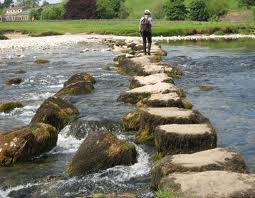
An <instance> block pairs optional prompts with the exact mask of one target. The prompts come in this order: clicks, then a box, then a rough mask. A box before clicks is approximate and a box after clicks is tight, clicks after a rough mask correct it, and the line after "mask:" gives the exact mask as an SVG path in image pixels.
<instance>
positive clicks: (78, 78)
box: [64, 72, 96, 87]
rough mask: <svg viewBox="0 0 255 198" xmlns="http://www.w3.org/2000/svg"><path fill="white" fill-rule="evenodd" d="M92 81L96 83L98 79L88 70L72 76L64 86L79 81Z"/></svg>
mask: <svg viewBox="0 0 255 198" xmlns="http://www.w3.org/2000/svg"><path fill="white" fill-rule="evenodd" d="M80 81H82V82H87V81H89V82H91V83H92V84H95V83H96V79H95V78H94V77H93V76H92V75H91V74H89V73H87V72H82V73H78V74H75V75H73V76H71V77H70V78H69V79H68V80H67V81H66V82H65V83H64V87H66V86H68V85H70V84H73V83H77V82H80Z"/></svg>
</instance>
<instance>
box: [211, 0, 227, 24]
mask: <svg viewBox="0 0 255 198" xmlns="http://www.w3.org/2000/svg"><path fill="white" fill-rule="evenodd" d="M206 6H207V8H208V13H209V17H210V19H211V20H216V21H217V20H218V19H219V18H220V17H221V16H223V15H224V14H225V13H226V11H227V10H226V9H227V7H228V0H221V1H219V0H208V1H206Z"/></svg>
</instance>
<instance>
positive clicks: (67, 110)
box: [31, 97, 79, 131]
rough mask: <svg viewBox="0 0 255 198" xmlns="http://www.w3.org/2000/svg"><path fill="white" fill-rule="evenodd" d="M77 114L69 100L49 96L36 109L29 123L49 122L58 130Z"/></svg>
mask: <svg viewBox="0 0 255 198" xmlns="http://www.w3.org/2000/svg"><path fill="white" fill-rule="evenodd" d="M78 115H79V111H78V110H77V108H76V107H75V106H73V105H72V104H70V103H69V102H67V101H65V100H63V99H61V98H58V97H50V98H48V99H47V100H45V101H44V102H43V104H42V105H41V106H40V108H39V109H38V110H37V111H36V114H35V115H34V117H33V118H32V121H31V123H46V124H50V125H52V126H54V127H55V128H56V129H57V130H58V131H60V130H61V129H63V128H64V127H65V126H66V125H67V124H68V123H69V122H70V121H72V120H73V119H74V118H75V117H76V116H78Z"/></svg>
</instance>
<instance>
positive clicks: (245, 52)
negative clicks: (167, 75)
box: [164, 40, 255, 172]
mask: <svg viewBox="0 0 255 198" xmlns="http://www.w3.org/2000/svg"><path fill="white" fill-rule="evenodd" d="M248 43H249V44H248ZM246 44H247V45H246ZM164 48H166V50H167V51H168V52H169V53H168V54H169V55H168V56H167V57H165V58H164V60H165V61H169V62H171V63H173V64H178V65H180V66H181V67H182V68H183V70H184V71H185V75H184V76H183V77H182V78H180V79H178V80H177V82H176V83H177V84H178V85H180V86H181V87H182V88H184V90H185V91H187V92H188V97H189V99H190V100H191V101H192V103H193V104H194V108H195V109H198V110H199V111H201V112H202V113H203V114H205V115H206V116H207V117H208V118H210V120H211V121H212V122H213V124H214V126H215V127H216V129H217V132H218V145H219V146H223V147H229V148H233V149H236V150H238V151H240V152H241V154H242V156H243V157H244V158H245V160H246V163H247V165H248V168H249V170H250V171H251V172H255V158H254V156H255V145H254V140H255V133H254V131H255V124H254V123H255V100H254V98H255V87H254V84H255V64H254V63H255V41H254V40H250V41H248V42H246V43H245V42H238V41H232V42H227V43H224V42H221V43H220V44H219V43H214V44H213V43H210V45H209V47H208V46H206V43H205V42H202V45H201V42H197V43H191V42H188V43H187V42H186V43H185V45H183V44H180V43H173V44H170V45H165V46H164ZM203 84H206V85H210V86H212V87H213V88H214V90H213V91H210V92H202V91H200V90H199V85H203Z"/></svg>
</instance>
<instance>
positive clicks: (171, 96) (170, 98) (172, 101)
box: [142, 92, 183, 107]
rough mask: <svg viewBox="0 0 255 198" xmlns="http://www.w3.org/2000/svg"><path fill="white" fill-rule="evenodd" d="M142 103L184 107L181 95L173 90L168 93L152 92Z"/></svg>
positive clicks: (152, 105)
mask: <svg viewBox="0 0 255 198" xmlns="http://www.w3.org/2000/svg"><path fill="white" fill-rule="evenodd" d="M142 103H143V104H144V105H147V106H149V107H183V102H182V99H181V97H180V96H179V95H178V94H177V93H175V92H173V93H168V94H162V93H159V94H152V95H151V96H150V97H148V98H145V99H144V100H143V101H142Z"/></svg>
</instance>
